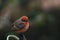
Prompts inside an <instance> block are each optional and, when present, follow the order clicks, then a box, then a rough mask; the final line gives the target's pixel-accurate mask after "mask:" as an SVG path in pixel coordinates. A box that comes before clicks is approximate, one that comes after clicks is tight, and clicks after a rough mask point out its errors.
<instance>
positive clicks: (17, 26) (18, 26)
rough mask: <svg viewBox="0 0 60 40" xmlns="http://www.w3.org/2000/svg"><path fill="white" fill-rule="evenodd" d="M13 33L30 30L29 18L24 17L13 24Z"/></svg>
mask: <svg viewBox="0 0 60 40" xmlns="http://www.w3.org/2000/svg"><path fill="white" fill-rule="evenodd" d="M12 25H13V26H12V28H11V30H12V31H15V32H16V33H24V32H26V31H27V30H28V29H29V19H28V17H27V16H22V17H21V18H19V19H18V20H16V21H15V22H14V23H13V24H12Z"/></svg>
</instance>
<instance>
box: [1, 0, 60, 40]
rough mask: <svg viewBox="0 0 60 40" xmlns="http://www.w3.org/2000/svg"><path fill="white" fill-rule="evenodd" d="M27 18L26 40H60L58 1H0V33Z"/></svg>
mask: <svg viewBox="0 0 60 40" xmlns="http://www.w3.org/2000/svg"><path fill="white" fill-rule="evenodd" d="M24 15H26V16H28V17H29V21H30V28H29V30H28V31H27V32H25V33H24V35H25V36H26V38H27V40H60V0H0V32H3V31H7V30H9V28H10V26H11V24H12V23H13V22H14V21H15V20H17V19H18V18H20V17H21V16H24Z"/></svg>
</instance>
